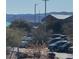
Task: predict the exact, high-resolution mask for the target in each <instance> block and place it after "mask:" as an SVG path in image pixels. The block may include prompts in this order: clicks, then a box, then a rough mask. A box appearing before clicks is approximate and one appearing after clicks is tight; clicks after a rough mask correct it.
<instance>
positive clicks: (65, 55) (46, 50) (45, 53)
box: [6, 48, 73, 59]
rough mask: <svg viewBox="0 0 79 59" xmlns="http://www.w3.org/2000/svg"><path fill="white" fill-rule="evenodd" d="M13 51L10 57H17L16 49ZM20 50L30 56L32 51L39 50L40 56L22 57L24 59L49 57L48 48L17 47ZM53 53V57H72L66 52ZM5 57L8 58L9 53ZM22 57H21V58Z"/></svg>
mask: <svg viewBox="0 0 79 59" xmlns="http://www.w3.org/2000/svg"><path fill="white" fill-rule="evenodd" d="M14 51H15V52H13V54H12V56H11V59H17V57H16V55H15V54H16V51H17V49H16V48H15V49H14ZM19 51H20V52H23V53H26V54H28V55H30V56H33V54H34V52H37V51H40V55H41V56H40V58H36V57H35V58H34V57H32V58H24V59H49V58H48V49H47V48H43V49H25V48H20V49H19ZM54 53H55V55H56V56H55V57H56V58H55V59H57V58H58V59H66V58H73V55H72V54H67V53H57V52H54ZM6 59H10V55H7V57H6ZM22 59H23V58H22Z"/></svg>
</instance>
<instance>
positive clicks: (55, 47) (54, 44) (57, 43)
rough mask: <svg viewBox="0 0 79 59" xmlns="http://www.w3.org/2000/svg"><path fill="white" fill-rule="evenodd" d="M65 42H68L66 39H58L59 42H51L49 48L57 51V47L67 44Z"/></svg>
mask: <svg viewBox="0 0 79 59" xmlns="http://www.w3.org/2000/svg"><path fill="white" fill-rule="evenodd" d="M65 43H67V41H64V40H62V41H57V42H55V43H52V44H49V45H48V49H49V50H50V51H56V50H57V47H59V46H61V45H63V44H65Z"/></svg>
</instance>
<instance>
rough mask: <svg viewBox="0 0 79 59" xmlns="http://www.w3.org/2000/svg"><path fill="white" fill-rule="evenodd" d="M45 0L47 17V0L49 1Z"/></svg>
mask: <svg viewBox="0 0 79 59" xmlns="http://www.w3.org/2000/svg"><path fill="white" fill-rule="evenodd" d="M43 1H45V17H46V12H47V1H48V0H43Z"/></svg>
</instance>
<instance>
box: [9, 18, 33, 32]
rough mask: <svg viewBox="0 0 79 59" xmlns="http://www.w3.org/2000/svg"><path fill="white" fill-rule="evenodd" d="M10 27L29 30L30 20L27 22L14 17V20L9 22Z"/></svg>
mask: <svg viewBox="0 0 79 59" xmlns="http://www.w3.org/2000/svg"><path fill="white" fill-rule="evenodd" d="M10 28H14V29H19V30H24V31H28V32H30V30H31V25H30V22H27V21H25V20H23V19H16V20H14V21H13V22H12V23H11V25H10Z"/></svg>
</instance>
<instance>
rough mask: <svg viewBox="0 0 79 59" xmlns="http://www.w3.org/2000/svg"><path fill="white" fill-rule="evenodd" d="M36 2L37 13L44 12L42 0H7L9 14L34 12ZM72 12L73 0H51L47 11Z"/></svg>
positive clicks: (48, 2)
mask: <svg viewBox="0 0 79 59" xmlns="http://www.w3.org/2000/svg"><path fill="white" fill-rule="evenodd" d="M34 4H37V13H39V12H40V13H44V1H42V0H6V7H7V8H6V12H7V14H34ZM62 11H67V12H72V11H73V0H49V1H47V12H62Z"/></svg>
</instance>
